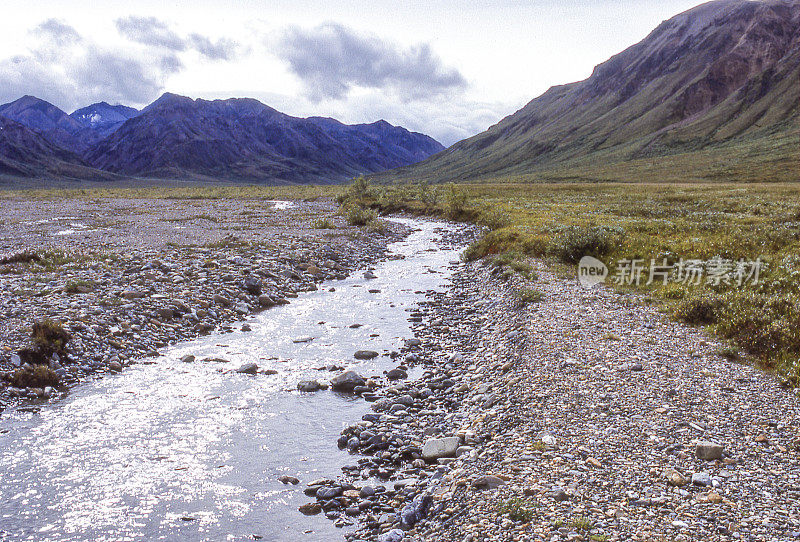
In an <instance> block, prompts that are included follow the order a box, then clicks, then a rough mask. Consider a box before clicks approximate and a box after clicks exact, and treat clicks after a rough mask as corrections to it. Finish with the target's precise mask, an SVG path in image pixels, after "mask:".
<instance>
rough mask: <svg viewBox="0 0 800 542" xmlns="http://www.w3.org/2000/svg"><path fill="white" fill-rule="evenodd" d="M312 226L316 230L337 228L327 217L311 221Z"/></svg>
mask: <svg viewBox="0 0 800 542" xmlns="http://www.w3.org/2000/svg"><path fill="white" fill-rule="evenodd" d="M311 227H312V228H314V229H315V230H335V229H336V226H335V225H334V224H333V222H331V221H330V220H328V219H327V218H318V219H316V220H315V221H314V222H312V223H311Z"/></svg>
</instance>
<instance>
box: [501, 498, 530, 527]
mask: <svg viewBox="0 0 800 542" xmlns="http://www.w3.org/2000/svg"><path fill="white" fill-rule="evenodd" d="M497 511H498V512H499V513H500V514H502V515H507V516H508V517H509V519H511V521H520V522H523V523H528V522H530V521H531V520H532V519H533V516H534V512H535V509H534V505H533V503H531V502H530V501H528V500H526V499H521V498H519V497H512V498H510V499H506V500H505V501H503V502H502V503H501V504H500V506H499V507H498V509H497Z"/></svg>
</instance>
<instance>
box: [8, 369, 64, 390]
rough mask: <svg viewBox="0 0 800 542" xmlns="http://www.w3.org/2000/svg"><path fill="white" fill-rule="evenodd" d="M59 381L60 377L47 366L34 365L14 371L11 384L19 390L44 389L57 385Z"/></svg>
mask: <svg viewBox="0 0 800 542" xmlns="http://www.w3.org/2000/svg"><path fill="white" fill-rule="evenodd" d="M58 380H59V378H58V375H57V374H56V373H55V371H53V370H52V369H51V368H50V367H48V366H47V365H34V366H33V368H27V367H26V368H24V369H17V370H16V371H14V372H13V373H12V374H11V378H10V379H9V382H10V383H11V385H12V386H15V387H17V388H44V387H46V386H55V385H57V384H58Z"/></svg>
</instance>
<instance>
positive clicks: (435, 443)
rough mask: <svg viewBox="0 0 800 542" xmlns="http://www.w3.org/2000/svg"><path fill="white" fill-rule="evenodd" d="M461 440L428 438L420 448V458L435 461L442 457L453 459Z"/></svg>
mask: <svg viewBox="0 0 800 542" xmlns="http://www.w3.org/2000/svg"><path fill="white" fill-rule="evenodd" d="M460 445H461V439H460V438H458V437H444V438H430V439H428V440H426V441H425V445H424V446H423V447H422V458H423V459H425V460H426V461H435V460H437V459H441V458H443V457H455V456H456V451H457V450H458V447H459V446H460Z"/></svg>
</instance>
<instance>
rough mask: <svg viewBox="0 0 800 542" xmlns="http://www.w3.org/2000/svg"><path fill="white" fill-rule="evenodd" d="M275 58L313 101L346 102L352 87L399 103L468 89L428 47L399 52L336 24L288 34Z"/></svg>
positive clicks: (370, 37) (290, 29)
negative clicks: (393, 96) (380, 92)
mask: <svg viewBox="0 0 800 542" xmlns="http://www.w3.org/2000/svg"><path fill="white" fill-rule="evenodd" d="M277 54H278V56H280V57H281V58H282V59H283V60H285V61H286V62H288V64H289V67H290V69H291V70H292V72H294V73H295V74H296V75H297V76H298V77H300V78H301V79H302V80H303V83H304V84H305V86H306V88H307V89H308V93H309V97H310V98H311V99H314V100H322V99H325V98H334V99H340V98H344V97H345V96H347V94H348V92H349V91H350V89H351V88H353V87H364V88H377V89H386V90H392V91H394V92H396V93H397V95H398V96H399V97H400V98H401V99H403V100H413V99H418V98H424V97H426V96H431V95H440V94H447V93H450V92H452V91H460V90H463V89H465V88H466V86H467V82H466V80H465V79H464V77H463V76H462V75H461V73H459V71H458V70H457V69H455V68H451V67H447V66H444V65H443V64H442V61H441V59H439V57H438V56H436V54H435V53H434V52H433V51H432V50H431V47H430V45H428V44H420V45H415V46H413V47H408V48H402V47H400V46H398V45H397V44H394V43H391V42H387V41H384V40H382V39H380V38H379V37H377V36H372V35H359V34H357V33H356V32H354V31H353V30H351V29H349V28H347V27H345V26H343V25H340V24H335V23H328V24H323V25H320V26H318V27H316V28H313V29H302V28H299V27H291V28H289V29H287V30H286V31H285V32H284V33H283V35H282V36H281V38H280V39H279V40H278V43H277Z"/></svg>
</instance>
